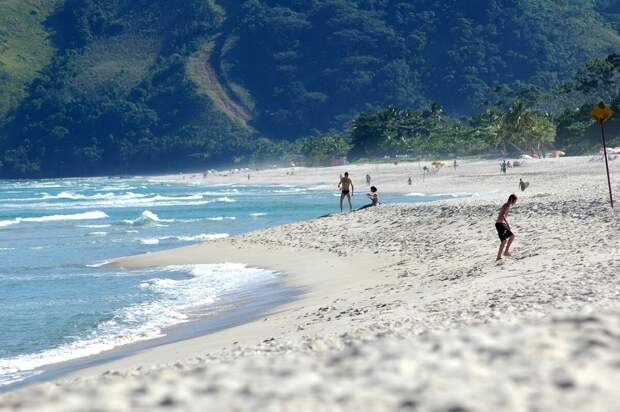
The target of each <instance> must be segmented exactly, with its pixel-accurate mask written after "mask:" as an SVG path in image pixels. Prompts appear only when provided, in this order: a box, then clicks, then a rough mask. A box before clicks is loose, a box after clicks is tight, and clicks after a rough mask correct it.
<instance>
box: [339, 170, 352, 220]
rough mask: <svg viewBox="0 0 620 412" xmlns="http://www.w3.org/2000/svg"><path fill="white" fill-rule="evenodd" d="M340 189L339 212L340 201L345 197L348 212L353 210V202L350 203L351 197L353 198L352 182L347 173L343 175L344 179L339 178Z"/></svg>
mask: <svg viewBox="0 0 620 412" xmlns="http://www.w3.org/2000/svg"><path fill="white" fill-rule="evenodd" d="M338 188H339V189H340V211H341V212H342V201H343V200H344V198H345V197H346V198H347V200H348V201H349V210H351V211H352V210H353V202H351V196H353V181H352V180H351V179H349V172H345V173H344V177H341V178H340V183H338Z"/></svg>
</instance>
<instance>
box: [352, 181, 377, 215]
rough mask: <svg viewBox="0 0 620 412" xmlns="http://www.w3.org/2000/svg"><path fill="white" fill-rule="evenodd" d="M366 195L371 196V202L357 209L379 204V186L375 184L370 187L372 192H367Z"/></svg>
mask: <svg viewBox="0 0 620 412" xmlns="http://www.w3.org/2000/svg"><path fill="white" fill-rule="evenodd" d="M366 196H368V197H369V198H370V203H369V204H367V205H364V206H362V207H360V208H359V209H357V210H362V209H367V208H369V207H373V206H377V205H378V204H379V193H377V188H376V187H375V186H371V187H370V192H369V193H366Z"/></svg>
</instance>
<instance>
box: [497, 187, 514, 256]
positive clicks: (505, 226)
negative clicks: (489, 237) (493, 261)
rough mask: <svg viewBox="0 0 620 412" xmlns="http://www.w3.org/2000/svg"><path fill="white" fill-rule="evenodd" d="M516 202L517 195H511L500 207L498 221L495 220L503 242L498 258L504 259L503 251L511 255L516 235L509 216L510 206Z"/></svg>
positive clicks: (504, 253)
mask: <svg viewBox="0 0 620 412" xmlns="http://www.w3.org/2000/svg"><path fill="white" fill-rule="evenodd" d="M515 203H517V196H516V195H510V197H509V198H508V201H507V202H506V203H504V205H503V206H502V208H501V209H500V211H499V216H498V217H497V222H495V228H496V229H497V234H498V235H499V240H500V242H501V243H500V245H499V252H497V260H501V259H502V252H503V255H504V256H511V254H510V245H512V241H513V240H515V235H514V234H513V233H512V230H511V228H510V224H509V223H508V220H507V218H508V211H509V210H510V207H511V206H512V205H514V204H515ZM504 246H506V248H504Z"/></svg>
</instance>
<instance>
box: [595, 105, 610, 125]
mask: <svg viewBox="0 0 620 412" xmlns="http://www.w3.org/2000/svg"><path fill="white" fill-rule="evenodd" d="M613 115H614V111H613V110H611V107H609V106H608V105H606V104H605V103H599V104H597V105H596V106H594V109H592V117H594V118H595V119H596V120H598V121H599V122H601V123H604V122H606V121H607V120H609V119H611V117H612V116H613Z"/></svg>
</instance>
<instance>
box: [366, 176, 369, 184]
mask: <svg viewBox="0 0 620 412" xmlns="http://www.w3.org/2000/svg"><path fill="white" fill-rule="evenodd" d="M366 184H367V185H369V184H370V175H366Z"/></svg>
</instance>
